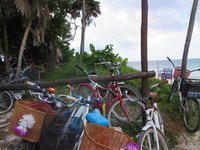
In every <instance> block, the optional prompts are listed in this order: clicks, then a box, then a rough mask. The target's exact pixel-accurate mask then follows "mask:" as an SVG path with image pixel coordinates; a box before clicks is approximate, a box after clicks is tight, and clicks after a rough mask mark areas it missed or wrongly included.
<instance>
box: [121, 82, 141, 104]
mask: <svg viewBox="0 0 200 150" xmlns="http://www.w3.org/2000/svg"><path fill="white" fill-rule="evenodd" d="M118 86H119V87H120V90H121V92H122V96H123V98H125V97H126V98H127V96H128V97H129V98H134V99H137V100H141V99H142V96H141V94H140V92H139V91H138V90H137V89H136V88H135V87H133V86H131V85H129V84H118Z"/></svg>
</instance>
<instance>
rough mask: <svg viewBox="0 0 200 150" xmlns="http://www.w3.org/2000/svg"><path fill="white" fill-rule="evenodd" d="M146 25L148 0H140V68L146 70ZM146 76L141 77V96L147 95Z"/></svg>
mask: <svg viewBox="0 0 200 150" xmlns="http://www.w3.org/2000/svg"><path fill="white" fill-rule="evenodd" d="M147 25H148V0H142V27H141V67H142V68H141V70H142V72H146V71H148V61H147ZM147 84H148V78H142V96H143V97H145V96H147Z"/></svg>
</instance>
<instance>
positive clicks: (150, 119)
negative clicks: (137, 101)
mask: <svg viewBox="0 0 200 150" xmlns="http://www.w3.org/2000/svg"><path fill="white" fill-rule="evenodd" d="M153 111H154V110H153V109H147V110H146V116H147V123H146V125H145V126H144V127H143V128H142V130H143V131H146V130H148V129H149V128H151V127H152V128H153V137H154V141H153V142H154V143H155V145H156V150H159V149H160V147H159V145H160V144H159V140H158V132H157V128H156V125H155V124H154V122H153V117H154V112H153ZM147 138H148V143H149V148H150V150H151V147H152V145H151V137H150V136H148V137H147Z"/></svg>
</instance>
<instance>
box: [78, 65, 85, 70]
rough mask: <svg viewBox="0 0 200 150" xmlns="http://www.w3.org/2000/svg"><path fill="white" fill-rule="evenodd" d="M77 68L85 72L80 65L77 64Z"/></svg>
mask: <svg viewBox="0 0 200 150" xmlns="http://www.w3.org/2000/svg"><path fill="white" fill-rule="evenodd" d="M76 68H78V69H79V70H81V71H85V70H84V69H83V68H82V67H81V66H80V65H79V64H76Z"/></svg>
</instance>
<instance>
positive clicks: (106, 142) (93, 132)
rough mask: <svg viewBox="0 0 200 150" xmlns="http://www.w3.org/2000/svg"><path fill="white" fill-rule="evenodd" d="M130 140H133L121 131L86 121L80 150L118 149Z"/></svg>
mask: <svg viewBox="0 0 200 150" xmlns="http://www.w3.org/2000/svg"><path fill="white" fill-rule="evenodd" d="M131 141H133V140H132V139H131V138H130V137H129V136H128V135H126V134H124V133H122V132H119V131H116V130H114V129H111V128H108V127H104V126H101V125H97V124H92V123H87V125H86V128H85V132H84V135H83V138H82V142H81V145H80V150H119V149H120V148H125V146H126V145H127V144H128V143H130V142H131Z"/></svg>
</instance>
